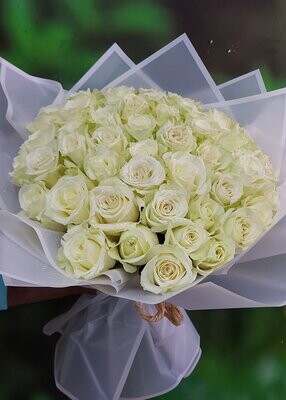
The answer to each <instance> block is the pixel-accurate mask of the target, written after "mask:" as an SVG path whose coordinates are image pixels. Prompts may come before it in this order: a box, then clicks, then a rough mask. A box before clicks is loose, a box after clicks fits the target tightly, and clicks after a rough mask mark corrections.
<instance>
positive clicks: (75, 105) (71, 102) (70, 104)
mask: <svg viewBox="0 0 286 400" xmlns="http://www.w3.org/2000/svg"><path fill="white" fill-rule="evenodd" d="M91 99H92V94H91V92H90V90H87V91H83V90H82V91H79V92H77V93H74V94H72V95H70V96H69V97H68V99H67V101H66V103H65V104H64V107H63V109H64V110H68V111H73V110H76V111H78V110H80V109H83V108H86V107H88V106H89V105H90V103H91Z"/></svg>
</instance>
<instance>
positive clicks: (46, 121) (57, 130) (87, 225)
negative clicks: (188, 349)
mask: <svg viewBox="0 0 286 400" xmlns="http://www.w3.org/2000/svg"><path fill="white" fill-rule="evenodd" d="M150 96H151V99H150ZM186 104H188V106H189V107H186ZM162 109H164V118H163V117H162ZM50 110H51V107H50V106H48V107H44V108H42V109H41V110H40V111H39V113H38V115H37V116H36V118H35V119H34V121H32V122H30V123H29V125H28V127H27V129H28V131H29V132H30V135H29V137H28V139H27V140H26V141H24V143H23V144H22V145H21V147H20V150H19V154H18V155H17V156H16V157H15V159H14V162H13V171H12V173H11V177H12V179H13V182H14V183H15V184H16V185H18V186H20V187H21V188H20V191H19V199H20V205H21V208H22V209H23V211H24V212H25V214H26V216H27V217H28V218H31V219H33V220H35V221H39V222H40V223H41V224H42V225H44V226H47V227H49V228H50V227H51V224H54V227H55V228H57V229H58V230H60V231H63V232H64V234H63V236H62V241H61V248H60V249H59V252H58V257H57V263H58V266H59V267H60V268H61V269H62V271H63V273H65V274H67V276H71V277H72V278H77V279H84V280H92V279H93V278H95V277H99V276H100V275H101V274H102V273H104V272H105V271H107V270H110V269H112V268H120V267H123V268H124V269H125V271H127V272H128V273H134V272H135V273H140V275H141V279H140V284H141V286H142V287H143V289H144V290H147V291H150V292H153V293H155V294H165V293H167V292H173V291H175V290H177V289H182V288H184V287H188V286H190V285H191V284H192V285H194V284H196V283H198V282H199V281H200V280H201V278H202V277H205V276H207V275H209V274H210V273H212V272H213V271H215V270H217V269H218V268H220V267H222V266H224V265H225V264H226V263H228V262H229V261H231V260H232V259H233V258H234V257H235V255H236V254H238V253H240V252H241V251H242V250H245V249H247V248H248V247H249V246H250V245H251V244H253V243H254V242H255V240H256V239H257V238H258V237H259V236H260V235H261V234H262V233H263V232H264V231H265V230H266V229H267V228H268V227H269V226H270V225H271V223H272V221H273V217H274V216H275V214H276V212H277V207H278V202H277V201H272V202H267V201H265V200H264V199H265V197H266V195H267V196H268V198H270V199H276V198H278V194H277V183H278V176H277V174H276V173H275V171H274V169H273V168H272V165H271V163H270V161H269V159H268V157H267V156H266V155H265V154H264V153H263V152H262V151H261V150H260V149H259V148H258V146H257V145H256V144H255V142H254V140H252V139H251V138H250V136H249V135H248V133H247V131H246V130H245V129H244V128H242V127H241V126H240V125H239V124H238V123H237V122H236V121H235V120H233V119H232V118H230V117H229V116H227V115H226V114H224V113H222V112H220V111H218V110H216V109H211V110H209V111H204V110H203V108H202V106H201V105H200V104H199V103H198V102H195V101H193V100H191V99H187V98H183V97H181V96H179V95H176V94H174V93H169V92H162V91H158V90H155V89H149V90H148V91H146V90H145V89H138V90H136V89H134V88H132V87H123V86H122V87H118V88H110V89H107V90H106V91H99V90H94V91H92V92H91V91H81V92H78V93H75V94H73V95H71V96H69V97H68V98H67V99H66V100H65V101H64V102H63V104H61V105H58V106H53V108H52V112H50ZM170 110H172V112H171V111H170ZM167 111H168V112H167ZM169 111H170V112H169ZM70 112H72V121H71V114H70ZM98 114H100V115H101V119H100V120H98V119H97V118H95V119H94V116H97V115H98ZM49 129H50V130H49ZM35 135H36V137H37V138H38V140H34V139H33V137H34V136H35ZM42 137H43V140H41V138H42ZM45 142H47V143H45ZM44 143H45V144H44ZM266 214H267V215H266Z"/></svg>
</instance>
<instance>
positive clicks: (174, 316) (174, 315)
mask: <svg viewBox="0 0 286 400" xmlns="http://www.w3.org/2000/svg"><path fill="white" fill-rule="evenodd" d="M135 307H136V310H137V312H138V314H139V315H140V317H141V318H142V319H144V321H147V322H158V321H160V320H161V319H162V318H164V317H166V318H167V319H168V320H169V321H170V322H171V323H172V324H173V325H175V326H179V325H181V323H182V322H183V319H184V317H183V314H182V312H181V311H180V309H179V307H177V306H174V305H173V304H170V303H167V302H166V301H162V303H159V304H155V307H156V310H157V312H156V314H154V315H150V314H148V313H147V311H146V310H145V308H144V307H143V304H142V303H139V302H136V303H135Z"/></svg>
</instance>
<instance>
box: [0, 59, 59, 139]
mask: <svg viewBox="0 0 286 400" xmlns="http://www.w3.org/2000/svg"><path fill="white" fill-rule="evenodd" d="M0 66H1V69H0V81H1V86H2V90H3V92H4V94H5V97H6V100H7V102H8V106H7V110H6V120H7V122H8V123H10V124H11V126H12V127H13V128H15V129H16V130H17V132H18V133H19V134H20V135H21V136H22V138H23V139H26V138H27V132H26V129H25V126H26V125H27V124H28V123H29V122H30V121H32V120H33V118H35V116H36V115H37V113H38V111H39V109H40V108H41V107H44V106H47V105H49V104H51V103H58V102H60V101H61V100H62V98H63V95H64V90H63V88H62V86H61V84H60V83H59V82H56V81H51V80H48V79H42V78H36V77H34V76H31V75H28V74H26V73H25V72H23V71H21V70H20V69H18V68H16V67H15V66H14V65H12V64H10V63H9V62H8V61H6V60H3V59H1V58H0Z"/></svg>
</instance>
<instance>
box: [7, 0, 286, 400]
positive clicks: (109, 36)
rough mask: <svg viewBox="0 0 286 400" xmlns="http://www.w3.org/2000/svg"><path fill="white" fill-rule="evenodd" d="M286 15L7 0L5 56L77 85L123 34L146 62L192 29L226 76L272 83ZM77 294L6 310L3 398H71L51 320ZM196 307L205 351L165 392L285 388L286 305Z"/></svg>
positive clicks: (218, 73) (280, 8) (276, 79)
mask: <svg viewBox="0 0 286 400" xmlns="http://www.w3.org/2000/svg"><path fill="white" fill-rule="evenodd" d="M285 24H286V2H285V1H284V0H272V1H268V2H267V1H265V2H263V1H261V0H232V1H229V0H212V1H210V0H189V1H187V0H186V1H178V0H166V1H163V0H161V1H159V0H157V1H155V0H144V1H143V0H138V1H136V2H135V1H132V0H122V1H115V0H80V1H79V0H49V1H40V0H0V56H2V57H3V58H6V59H7V60H9V61H10V62H12V63H13V64H15V65H17V66H18V67H20V68H22V69H23V70H25V71H27V72H29V73H30V74H34V75H38V76H43V77H47V78H51V79H55V80H59V81H61V82H62V83H63V85H64V86H65V87H66V88H68V87H70V86H71V85H72V84H73V83H74V82H75V81H76V80H78V79H79V78H80V76H81V75H82V74H83V73H84V72H85V71H86V70H87V69H88V68H89V67H90V66H91V65H92V64H93V63H94V62H95V61H96V60H97V58H98V57H100V55H101V54H102V53H103V52H104V51H105V50H106V49H107V48H108V47H109V46H110V45H112V44H113V43H114V41H116V42H117V43H118V44H119V45H120V46H121V47H122V49H123V50H124V51H126V53H127V54H128V55H129V56H130V57H131V58H132V59H133V60H134V61H135V62H139V61H141V60H142V59H144V58H145V57H147V56H148V55H150V54H151V53H152V52H154V51H156V50H157V49H159V48H160V47H162V46H163V45H165V44H166V43H168V42H169V41H171V40H172V39H174V38H175V37H177V36H178V35H180V34H181V33H183V32H186V33H187V34H188V35H189V37H190V38H191V40H192V42H193V44H194V46H195V47H196V49H197V50H198V52H199V54H200V56H201V58H202V59H203V61H204V62H205V64H206V66H207V68H208V69H209V71H210V72H211V74H212V75H213V77H214V79H215V80H216V81H217V82H218V83H220V82H223V81H226V80H228V79H230V78H233V77H235V76H238V75H240V74H243V73H246V72H248V71H250V70H253V69H256V68H261V71H262V74H263V77H264V80H265V83H266V86H267V88H268V89H269V90H270V89H276V88H279V87H284V86H286V35H285ZM73 301H74V299H69V300H62V301H58V300H57V301H51V302H46V303H42V304H34V305H30V306H22V307H18V308H15V309H11V310H9V312H2V313H1V314H0V354H1V358H0V360H1V361H0V399H1V400H18V399H20V400H58V399H59V400H61V399H65V398H66V397H65V396H63V395H62V394H61V393H59V392H58V391H57V389H56V388H55V387H54V382H53V351H54V345H55V343H56V340H57V338H56V337H54V338H47V337H45V336H44V335H43V334H42V326H43V325H44V323H45V322H47V321H48V320H49V319H51V318H52V317H54V316H55V315H57V314H58V313H59V312H63V311H65V310H66V309H67V308H68V307H69V305H71V304H72V302H73ZM190 317H191V319H192V321H193V323H194V325H195V326H196V328H197V329H198V331H199V332H200V334H201V343H202V348H203V355H202V358H201V360H200V362H199V364H198V367H197V368H196V370H195V371H194V373H193V374H192V375H191V376H190V377H189V378H188V379H185V380H184V381H183V382H182V383H181V384H180V385H179V386H178V388H176V389H175V390H173V391H172V392H171V393H169V394H167V395H164V396H161V397H160V399H161V400H162V399H164V400H165V399H166V400H172V399H174V400H175V399H180V400H181V399H182V400H185V399H188V400H189V399H190V400H191V399H196V400H229V399H231V400H252V399H254V400H256V399H257V400H284V399H285V398H286V345H285V343H286V324H285V323H286V311H285V308H279V309H257V310H227V311H223V310H222V311H196V312H191V313H190ZM91 398H92V394H91ZM96 400H100V399H96Z"/></svg>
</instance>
